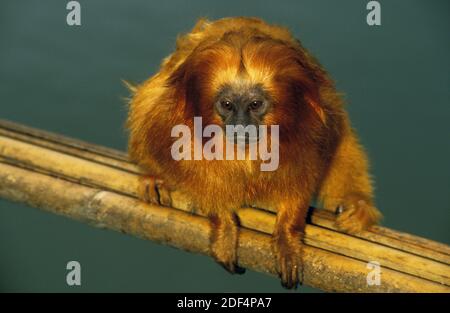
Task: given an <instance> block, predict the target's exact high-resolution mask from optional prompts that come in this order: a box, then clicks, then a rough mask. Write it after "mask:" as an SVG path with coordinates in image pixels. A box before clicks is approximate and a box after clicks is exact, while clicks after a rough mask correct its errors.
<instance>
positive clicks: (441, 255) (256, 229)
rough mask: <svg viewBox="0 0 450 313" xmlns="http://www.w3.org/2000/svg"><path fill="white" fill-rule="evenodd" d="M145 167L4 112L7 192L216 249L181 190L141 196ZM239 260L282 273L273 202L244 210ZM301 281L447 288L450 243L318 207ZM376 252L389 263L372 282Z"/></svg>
mask: <svg viewBox="0 0 450 313" xmlns="http://www.w3.org/2000/svg"><path fill="white" fill-rule="evenodd" d="M138 176H139V169H138V168H137V167H136V166H135V165H134V164H132V163H130V162H129V161H128V159H127V156H126V154H125V153H122V152H119V151H116V150H112V149H108V148H104V147H99V146H96V145H92V144H88V143H84V142H81V141H79V140H74V139H70V138H66V137H63V136H59V135H55V134H51V133H48V132H45V131H41V130H36V129H32V128H29V127H25V126H22V125H17V124H15V123H11V122H8V121H2V120H0V196H1V197H4V198H7V199H10V200H13V201H19V202H25V203H28V204H29V205H32V206H36V207H40V208H43V209H46V210H48V211H51V212H54V213H57V214H62V215H66V216H69V217H71V218H75V219H78V220H81V221H83V222H87V223H89V224H92V225H95V226H99V227H105V228H109V229H113V230H117V231H122V232H125V233H128V234H132V235H135V236H139V237H141V238H145V239H149V240H153V241H156V242H160V243H163V244H167V245H171V246H174V247H177V248H180V249H183V250H187V251H191V252H196V253H202V254H207V255H209V250H208V234H209V227H210V226H209V223H208V221H207V219H205V218H204V217H201V216H198V215H194V214H192V213H190V212H189V209H188V208H189V203H188V201H187V200H186V199H185V198H184V197H183V196H182V195H180V194H178V193H174V194H172V197H173V200H174V201H173V205H174V207H175V208H176V209H175V208H166V207H160V206H154V205H148V204H145V203H142V202H140V201H138V200H137V199H136V190H137V184H138ZM238 215H239V218H240V220H241V224H242V226H243V229H242V231H241V234H240V246H239V252H238V253H239V263H240V265H241V266H244V267H247V268H250V269H254V270H257V271H261V272H265V273H268V274H274V273H275V268H274V266H275V264H274V256H273V255H272V252H271V248H270V234H271V232H272V229H273V226H274V223H275V214H274V212H268V211H264V210H259V209H254V208H244V209H241V210H240V211H239V213H238ZM305 243H306V245H305V256H304V263H305V269H304V283H305V284H306V285H310V286H313V287H316V288H320V289H323V290H326V291H363V292H391V291H397V292H450V247H449V246H447V245H445V244H441V243H437V242H434V241H431V240H427V239H423V238H420V237H417V236H413V235H409V234H405V233H400V232H397V231H393V230H390V229H387V228H384V227H374V228H373V229H372V230H371V231H366V232H363V233H361V234H359V235H358V236H350V235H347V234H343V233H340V232H338V231H337V230H336V228H335V227H334V214H332V213H330V212H328V211H324V210H318V209H315V210H314V211H313V213H312V215H311V221H310V223H309V224H308V225H307V227H306V233H305ZM369 261H377V262H379V263H380V264H381V267H382V281H381V285H379V286H376V285H375V286H369V285H368V284H367V281H366V276H367V274H368V273H369V271H370V269H368V268H367V263H368V262H369Z"/></svg>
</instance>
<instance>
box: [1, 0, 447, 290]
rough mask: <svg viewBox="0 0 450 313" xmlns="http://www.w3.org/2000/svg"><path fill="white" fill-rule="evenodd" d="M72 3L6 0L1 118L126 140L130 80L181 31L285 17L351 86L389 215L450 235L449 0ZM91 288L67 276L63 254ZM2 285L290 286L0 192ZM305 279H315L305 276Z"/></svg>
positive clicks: (345, 86) (352, 106)
mask: <svg viewBox="0 0 450 313" xmlns="http://www.w3.org/2000/svg"><path fill="white" fill-rule="evenodd" d="M367 2H368V1H363V0H361V1H356V0H355V1H331V0H330V1H318V0H310V1H298V0H296V1H223V2H218V1H211V0H205V1H169V0H165V1H144V0H142V1H111V0H109V1H106V0H102V1H100V0H92V1H80V3H81V5H82V18H81V19H82V26H78V27H77V26H73V27H69V26H67V25H66V14H67V10H66V8H65V5H66V3H67V1H61V0H54V1H37V0H35V1H18V0H11V1H5V0H3V1H2V2H1V4H0V117H1V118H6V119H10V120H12V121H16V122H20V123H24V124H26V125H30V126H33V127H37V128H42V129H46V130H50V131H53V132H57V133H61V134H65V135H69V136H73V137H76V138H80V139H83V140H86V141H90V142H94V143H97V144H101V145H105V146H109V147H113V148H117V149H125V147H126V140H127V137H126V133H125V132H124V129H123V123H124V120H125V117H126V106H125V101H124V100H123V98H124V97H126V96H128V92H127V90H126V89H125V87H124V86H123V85H122V83H121V79H127V80H130V81H133V82H140V81H143V80H144V79H146V78H147V77H149V76H150V75H152V74H153V73H155V71H156V70H157V69H158V65H159V63H160V60H161V59H162V58H163V57H165V56H166V55H167V54H169V53H170V52H171V51H172V50H173V48H174V43H175V38H176V36H177V34H178V33H180V32H186V31H188V30H189V29H190V28H191V27H192V26H193V25H194V23H195V20H196V19H197V18H199V17H202V16H207V17H209V18H211V19H215V18H220V17H225V16H237V15H245V16H259V17H262V18H264V19H266V20H267V21H268V22H272V23H278V24H282V25H285V26H288V27H289V28H290V29H291V30H292V31H293V33H294V34H295V35H296V36H297V37H298V38H300V40H301V41H302V42H303V44H304V45H305V46H306V47H307V48H308V49H310V51H311V52H312V53H313V54H315V55H316V56H317V57H318V58H319V60H320V61H321V63H322V64H323V65H324V66H325V67H326V68H327V69H328V70H329V72H330V73H331V75H332V76H333V78H334V79H335V80H336V82H337V86H338V88H339V90H341V91H342V92H344V93H345V96H346V99H347V102H348V110H349V112H350V115H351V118H352V121H353V124H354V126H355V127H356V128H357V130H358V132H359V134H360V137H361V140H362V142H363V144H364V145H365V146H366V148H367V150H368V153H369V156H370V158H371V161H372V172H373V175H374V177H375V179H376V192H377V203H378V206H379V207H380V209H381V211H382V212H383V213H384V216H385V220H384V225H386V226H388V227H392V228H395V229H397V230H402V231H407V232H410V233H414V234H417V235H420V236H424V237H427V238H431V239H434V240H438V241H441V242H445V243H450V231H449V222H450V213H449V212H450V210H449V209H450V208H449V193H448V192H449V182H450V177H449V175H450V170H449V160H450V149H449V127H448V123H449V120H450V107H449V103H450V102H449V86H450V84H449V50H450V49H449V48H450V46H449V41H448V39H449V37H448V35H449V34H448V31H449V29H450V25H449V24H450V23H449V19H448V18H449V12H450V10H449V9H450V5H449V4H450V2H449V1H447V0H443V1H425V0H424V1H412V0H407V1H406V0H405V1H398V0H397V1H380V2H381V6H382V25H381V26H378V27H369V26H368V25H367V24H366V14H367V10H366V8H365V6H366V3H367ZM70 260H77V261H79V262H80V263H81V267H82V286H81V287H68V286H67V285H66V283H65V275H66V270H65V266H66V263H67V262H68V261H70ZM0 291H31V292H35V291H44V292H46V291H63V292H76V291H167V292H171V291H182V292H185V291H207V292H209V291H219V292H231V291H275V292H278V291H284V290H283V289H282V288H281V286H280V284H279V282H278V281H277V280H276V279H274V278H271V277H267V276H265V275H262V274H259V273H255V272H251V271H250V272H247V274H246V275H243V276H232V275H229V274H227V273H226V272H225V271H224V270H222V268H220V267H219V266H218V265H216V264H215V263H214V262H212V261H211V260H210V259H208V258H206V257H203V256H199V255H193V254H189V253H185V252H182V251H178V250H175V249H172V248H169V247H164V246H159V245H156V244H153V243H151V242H147V241H143V240H140V239H136V238H133V237H130V236H126V235H122V234H119V233H115V232H111V231H104V230H98V229H94V228H91V227H89V226H87V225H83V224H80V223H77V222H75V221H72V220H69V219H66V218H63V217H59V216H55V215H52V214H48V213H44V212H41V211H39V210H37V209H34V208H29V207H25V206H23V205H20V204H14V203H11V202H8V201H5V200H0ZM300 291H303V292H305V291H314V289H311V288H307V287H303V288H300Z"/></svg>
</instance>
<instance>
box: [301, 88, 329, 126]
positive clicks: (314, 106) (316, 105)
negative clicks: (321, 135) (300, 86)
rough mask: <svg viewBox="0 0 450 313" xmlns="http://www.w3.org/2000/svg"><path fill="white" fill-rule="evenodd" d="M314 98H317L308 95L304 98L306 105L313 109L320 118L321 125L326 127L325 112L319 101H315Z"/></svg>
mask: <svg viewBox="0 0 450 313" xmlns="http://www.w3.org/2000/svg"><path fill="white" fill-rule="evenodd" d="M314 98H317V97H311V96H309V95H305V96H304V99H305V102H306V104H307V105H309V106H310V107H311V108H312V109H313V111H314V112H315V113H316V114H317V116H318V117H319V118H320V120H321V121H322V123H323V124H324V125H326V122H327V120H326V114H325V111H324V109H323V108H322V106H321V105H320V103H319V100H316V99H314Z"/></svg>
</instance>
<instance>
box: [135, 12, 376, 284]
mask: <svg viewBox="0 0 450 313" xmlns="http://www.w3.org/2000/svg"><path fill="white" fill-rule="evenodd" d="M132 91H133V92H134V94H133V98H132V100H131V103H130V111H129V117H128V121H127V126H128V129H129V131H130V140H129V154H130V156H131V158H132V159H133V160H134V161H136V162H137V163H138V164H139V165H140V166H141V167H142V168H143V169H144V171H145V172H146V173H147V174H148V175H147V176H145V177H142V179H141V188H140V195H141V197H142V198H143V199H145V200H147V201H150V202H155V203H160V204H168V205H170V192H171V191H173V190H177V191H181V192H182V193H183V194H185V195H186V196H187V197H188V199H189V201H190V203H191V204H192V206H193V208H195V209H196V210H200V211H201V212H203V213H204V214H206V215H207V216H209V218H210V221H211V225H212V233H211V251H212V254H213V256H214V258H215V259H216V260H217V262H219V263H220V264H221V265H223V266H224V267H225V268H226V269H227V270H228V271H230V272H232V273H242V272H243V271H244V269H242V268H241V267H239V266H238V260H237V252H236V250H237V241H238V219H237V217H236V214H235V212H236V210H238V209H239V208H241V207H244V206H254V207H259V208H266V209H274V210H276V212H277V220H276V225H275V230H274V233H273V247H274V255H275V257H276V263H277V265H278V272H279V275H280V278H281V282H282V285H283V286H285V287H287V288H293V287H296V286H297V284H298V283H299V279H300V274H301V271H300V270H301V266H302V264H301V252H302V236H303V232H304V228H305V223H306V214H307V211H308V207H309V205H310V203H311V201H313V200H318V201H320V203H321V204H322V206H323V207H324V208H326V209H330V210H333V211H334V210H336V209H337V208H339V210H338V212H339V214H338V216H337V219H336V224H337V226H338V227H339V228H340V229H341V230H343V231H346V232H358V231H360V230H362V229H365V228H367V227H369V226H370V225H372V224H374V223H376V222H377V221H378V220H379V219H380V217H381V214H380V213H379V211H378V210H377V209H376V208H375V206H374V199H373V194H372V184H371V179H370V177H369V174H368V162H367V158H366V155H365V153H364V151H363V148H362V147H361V146H360V144H359V143H358V139H357V137H356V135H355V133H354V131H353V129H352V128H351V126H350V122H349V118H348V114H347V113H346V111H345V110H344V108H343V100H342V99H341V96H340V95H339V94H338V93H337V91H336V89H335V86H334V83H333V81H332V80H331V79H330V77H329V76H328V74H327V73H326V72H325V70H324V69H323V68H322V67H321V66H320V65H319V63H318V62H317V61H316V60H315V59H314V58H313V57H312V56H311V55H310V54H309V53H308V52H307V51H306V50H305V49H304V48H303V47H302V45H301V44H300V42H299V41H298V40H296V39H295V38H293V36H292V35H291V33H290V32H289V31H288V30H287V29H285V28H283V27H279V26H273V25H269V24H266V23H265V22H264V21H262V20H260V19H257V18H243V17H242V18H224V19H220V20H217V21H214V22H210V21H208V20H204V19H201V20H199V21H198V23H197V24H196V25H195V27H194V28H193V29H192V31H191V32H190V33H188V34H186V35H183V36H180V37H179V38H178V40H177V46H176V50H175V52H174V53H172V54H171V55H169V56H168V57H167V58H165V59H164V61H163V62H162V65H161V68H160V71H159V72H158V73H157V74H155V75H154V76H153V77H151V78H150V79H149V80H147V81H146V82H144V83H143V84H141V85H139V86H137V87H133V88H132ZM194 117H202V119H203V125H204V126H206V125H209V124H215V125H219V126H221V127H223V128H224V129H225V126H228V125H243V126H248V125H256V126H261V125H278V126H279V136H278V138H276V139H275V138H274V137H273V136H272V137H271V135H270V134H268V135H267V139H268V140H269V141H270V140H276V141H277V142H276V143H277V144H278V146H279V164H278V168H277V169H276V170H274V171H261V170H259V165H260V163H261V162H262V161H261V160H259V159H256V160H250V159H248V158H246V159H245V160H234V161H230V160H206V159H202V160H175V159H174V158H173V155H172V154H171V147H172V145H173V144H174V142H175V140H176V138H174V137H172V133H171V132H172V129H173V127H174V126H175V125H187V127H189V128H191V129H192V128H193V127H194V126H193V120H194ZM247 139H248V138H247ZM257 139H259V138H257ZM248 143H249V142H248V141H246V144H247V145H248ZM219 149H220V148H219Z"/></svg>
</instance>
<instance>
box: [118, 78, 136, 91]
mask: <svg viewBox="0 0 450 313" xmlns="http://www.w3.org/2000/svg"><path fill="white" fill-rule="evenodd" d="M121 81H122V84H124V85H125V87H127V89H128V90H129V91H130V92H131V93H132V94H135V93H136V91H137V87H136V86H135V85H133V84H132V83H130V82H129V81H126V80H125V79H121Z"/></svg>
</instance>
